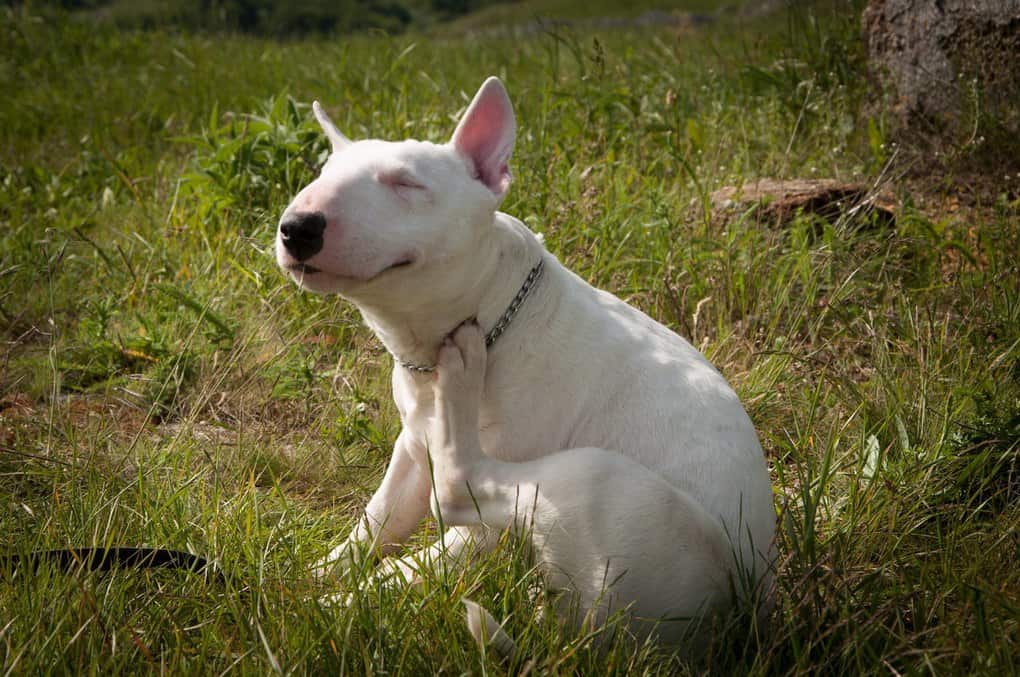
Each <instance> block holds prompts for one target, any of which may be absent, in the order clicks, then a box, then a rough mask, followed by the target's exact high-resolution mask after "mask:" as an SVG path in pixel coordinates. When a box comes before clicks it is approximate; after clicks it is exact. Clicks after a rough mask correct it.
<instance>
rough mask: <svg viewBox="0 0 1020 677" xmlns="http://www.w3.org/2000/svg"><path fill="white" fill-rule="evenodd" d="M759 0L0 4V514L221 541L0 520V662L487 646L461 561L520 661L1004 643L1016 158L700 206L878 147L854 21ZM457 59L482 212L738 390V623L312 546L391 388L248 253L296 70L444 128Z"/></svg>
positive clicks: (474, 664) (373, 455)
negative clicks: (758, 460)
mask: <svg viewBox="0 0 1020 677" xmlns="http://www.w3.org/2000/svg"><path fill="white" fill-rule="evenodd" d="M788 18H789V17H778V18H772V19H767V20H762V21H758V22H756V23H755V24H753V25H748V24H739V23H732V24H730V23H725V24H722V25H720V26H717V27H715V28H707V29H704V30H703V31H701V32H684V33H680V34H677V33H674V32H671V31H669V30H665V31H654V30H653V31H642V32H617V33H615V34H590V33H584V32H580V33H579V32H572V31H571V30H569V29H553V28H551V29H550V32H548V33H545V34H538V35H535V36H533V37H530V38H526V39H522V38H517V39H509V38H498V37H486V38H485V39H481V38H474V37H470V36H467V37H463V38H442V39H438V38H437V39H432V38H427V37H422V36H405V37H399V38H388V37H383V36H378V37H353V38H344V39H338V40H336V41H331V42H327V41H322V40H319V41H301V42H297V41H295V42H290V43H283V44H277V43H273V42H268V41H259V40H255V39H249V38H241V37H222V38H214V37H189V36H186V35H172V34H164V33H156V34H147V33H115V32H111V31H109V30H107V29H95V28H93V27H88V26H84V25H81V24H77V23H74V22H69V21H67V20H56V19H47V20H42V19H38V18H36V17H34V16H32V14H31V13H30V12H26V11H23V10H6V11H5V14H4V15H3V18H2V20H0V33H2V42H3V45H4V46H3V48H2V51H0V56H2V62H0V85H2V86H3V89H4V91H5V93H6V94H5V97H4V98H3V99H0V326H2V331H3V338H4V341H5V345H4V350H3V353H2V356H3V362H2V364H3V371H2V375H0V388H2V389H3V391H2V393H0V397H2V398H3V399H2V400H0V402H2V405H0V406H2V408H0V490H2V493H0V495H2V497H3V500H2V501H0V527H2V528H0V532H2V533H3V538H2V540H0V549H2V550H3V551H6V552H10V553H27V552H30V551H33V550H38V549H44V548H57V547H67V546H103V545H150V546H165V547H173V548H180V549H186V550H191V551H193V552H196V553H199V554H202V555H205V556H207V557H209V558H211V559H213V560H215V561H216V562H218V563H219V565H220V566H221V567H222V569H223V570H224V572H225V573H226V574H227V576H226V579H225V580H224V581H219V580H216V579H213V578H210V579H206V578H205V577H203V576H202V575H200V574H189V573H184V572H152V573H145V572H138V571H130V570H129V571H117V572H114V573H112V574H106V575H103V574H92V573H83V572H72V573H69V574H65V573H61V572H58V571H55V570H53V569H51V568H46V567H44V568H42V569H40V570H39V571H38V572H36V573H35V574H34V575H26V574H25V572H21V573H19V574H18V575H13V572H12V571H11V567H10V566H9V565H8V564H7V563H5V562H3V552H0V655H2V656H3V664H4V670H5V672H7V671H11V672H13V673H27V674H31V673H36V672H43V671H58V672H75V673H77V672H85V671H88V672H98V673H106V672H112V671H121V670H137V669H139V666H145V668H150V669H166V670H172V671H178V672H185V671H187V672H192V671H203V672H222V671H225V670H228V669H232V670H240V671H244V672H258V673H264V672H267V671H300V672H305V671H307V672H326V671H341V670H343V671H347V672H351V673H355V674H360V673H363V672H367V671H369V670H372V671H376V672H382V671H391V672H401V673H406V674H428V673H434V672H439V671H442V670H445V671H450V672H464V671H470V672H475V673H478V672H482V671H491V672H494V673H496V674H500V673H502V672H504V671H506V669H507V668H506V666H501V665H500V664H499V663H498V662H497V661H496V660H495V659H494V658H492V657H485V658H482V657H481V656H480V655H479V654H478V652H477V651H476V650H475V649H474V647H473V645H472V644H471V642H470V638H469V637H468V636H467V633H466V631H465V629H464V624H463V621H462V615H461V607H460V605H459V599H460V598H461V597H462V596H464V595H465V594H470V595H471V596H473V597H474V598H476V599H478V600H479V601H482V602H484V603H485V604H486V605H487V606H488V607H489V608H490V609H491V610H492V611H493V612H494V613H495V614H496V615H497V616H499V617H500V618H508V619H509V620H508V623H507V627H508V629H509V630H510V632H511V634H512V635H513V636H514V637H515V638H516V639H517V641H518V642H519V644H520V645H521V646H522V648H523V649H524V651H523V653H524V654H525V655H526V656H528V659H527V660H531V661H534V662H533V668H534V669H535V670H536V671H539V672H544V671H551V672H561V673H571V672H577V673H581V674H595V673H602V672H612V671H617V672H625V671H638V670H641V671H647V672H650V673H674V672H677V671H680V672H684V671H691V672H699V671H703V670H706V669H707V670H709V671H715V672H719V673H724V674H730V673H733V672H752V673H777V672H780V673H785V672H799V671H826V672H834V673H871V672H874V671H876V670H882V671H890V672H892V671H895V672H901V673H903V672H926V671H934V672H967V671H969V672H988V673H999V674H1002V673H1009V672H1010V671H1011V670H1012V671H1015V670H1016V669H1017V664H1016V660H1017V659H1016V656H1017V655H1020V595H1018V592H1017V591H1018V590H1020V562H1018V560H1020V557H1018V549H1020V540H1018V538H1020V537H1018V533H1020V531H1018V526H1020V509H1018V507H1017V506H1018V502H1017V497H1018V492H1020V480H1018V477H1020V475H1018V472H1020V468H1018V456H1020V446H1018V442H1017V440H1018V438H1020V413H1018V412H1020V386H1018V381H1020V379H1018V376H1020V372H1018V366H1017V364H1018V361H1017V358H1018V356H1020V343H1018V341H1020V274H1018V273H1017V263H1016V256H1015V254H1016V252H1017V251H1020V235H1018V233H1020V205H1018V203H1017V199H1016V193H1015V192H1013V193H1010V192H1009V191H1008V190H1007V189H1006V188H1005V187H1004V188H1003V191H1002V192H1001V195H998V196H997V197H995V198H993V199H992V200H991V201H990V202H989V203H986V204H972V205H965V208H964V209H958V210H954V211H942V210H940V209H938V208H935V207H933V206H932V205H938V204H942V202H943V197H944V196H943V194H942V193H941V192H939V191H936V190H935V189H934V188H933V186H932V185H926V184H923V183H921V182H918V181H913V182H907V181H900V182H895V181H893V182H890V183H888V185H887V186H886V187H887V188H889V189H890V190H892V191H893V192H895V193H896V194H897V196H898V197H899V198H900V201H901V208H900V210H899V212H898V214H897V221H896V223H895V225H889V224H887V223H882V222H879V221H877V220H874V221H872V220H869V219H866V218H865V219H862V218H853V217H850V216H845V217H843V218H841V219H839V220H837V221H836V222H835V223H830V222H827V221H824V220H821V219H819V218H818V217H815V216H812V215H809V214H805V215H801V216H798V217H797V218H795V219H794V220H793V221H792V222H790V223H787V224H783V225H777V224H774V223H769V222H761V221H760V220H759V218H758V216H757V215H756V214H755V213H754V212H753V211H751V210H738V211H736V212H728V213H726V214H722V213H717V212H716V211H714V210H713V209H712V208H711V205H710V203H709V199H708V197H709V194H710V193H711V192H712V191H714V190H716V189H718V188H720V187H722V186H724V185H732V184H735V183H739V182H742V181H745V180H751V179H754V178H756V177H760V176H774V177H776V176H777V177H795V176H796V177H816V176H826V177H835V178H841V179H855V180H861V181H863V182H865V183H868V184H871V183H874V182H876V181H877V180H878V179H879V177H880V176H886V177H888V176H892V177H897V176H899V171H898V169H899V168H888V167H887V163H888V160H889V158H890V156H891V154H890V153H889V149H888V148H885V147H884V141H883V139H882V138H881V130H882V129H883V128H884V126H883V125H884V123H883V121H881V120H879V121H878V122H877V123H871V124H869V122H868V121H866V120H864V119H863V118H862V117H861V115H860V114H859V104H860V101H861V98H862V96H863V93H864V86H865V81H864V80H863V78H862V77H861V72H862V71H861V68H862V66H861V63H860V58H859V46H858V45H857V44H856V31H857V28H856V26H857V24H856V22H855V21H854V20H853V18H852V17H835V18H833V17H828V19H827V20H826V21H823V22H821V23H812V22H810V21H806V20H803V19H802V18H796V17H794V18H789V20H787V19H788ZM489 74H498V75H500V76H501V77H503V78H504V80H505V82H506V83H507V85H508V87H509V89H510V91H511V95H512V97H513V98H514V101H515V105H516V108H517V115H518V119H519V121H520V126H521V129H520V134H519V140H518V146H517V150H516V154H515V160H514V174H515V184H514V186H513V188H512V189H511V194H510V196H509V198H508V200H507V202H506V203H505V205H504V208H505V210H506V211H508V212H510V213H512V214H514V215H516V216H518V217H520V218H522V219H523V220H525V221H526V222H527V223H528V224H529V225H530V226H531V227H533V228H534V229H535V230H537V231H541V232H542V233H543V234H544V235H545V236H546V240H547V243H548V246H549V248H550V249H551V250H552V251H553V252H555V253H556V254H557V255H558V256H559V257H560V258H562V259H563V260H564V261H565V262H566V263H567V264H568V265H570V266H571V267H572V268H573V269H574V270H576V271H577V272H578V273H579V274H580V275H582V276H583V277H585V278H586V279H589V280H591V281H592V282H593V283H595V284H597V285H599V286H602V287H605V288H608V289H611V290H613V291H615V292H616V293H618V294H619V295H621V296H622V297H624V298H626V299H628V300H629V301H631V302H632V303H634V304H636V305H638V306H639V307H641V308H642V309H644V310H646V311H647V312H649V313H650V314H652V315H653V316H654V317H656V318H657V319H659V320H661V321H662V322H664V323H666V324H667V325H668V326H670V327H672V328H673V329H675V330H676V331H678V332H680V333H681V334H683V335H685V336H687V337H688V338H689V339H690V340H691V341H692V342H693V343H694V344H695V345H697V346H698V347H699V348H701V349H702V350H703V351H704V352H705V353H706V354H707V355H708V356H709V358H710V359H711V360H712V361H713V362H714V363H715V364H716V365H718V366H719V368H720V369H721V370H722V371H723V372H724V374H726V376H727V377H728V378H729V379H730V381H731V382H732V383H733V384H734V386H735V387H736V389H737V390H738V392H739V393H740V395H741V397H742V399H743V400H744V402H745V403H746V405H747V408H748V410H749V412H750V413H751V415H752V418H753V419H754V421H755V424H756V426H757V428H758V430H759V433H760V435H761V438H762V441H763V445H764V446H765V448H766V451H767V453H768V455H769V460H770V465H771V468H772V472H773V480H774V484H775V487H776V506H777V510H778V511H779V515H780V527H781V528H780V553H781V561H780V565H779V570H778V574H779V598H778V604H777V605H776V608H775V610H774V611H773V613H772V619H771V625H772V629H771V632H768V633H760V634H759V633H754V632H751V624H750V622H749V621H748V620H747V619H746V618H737V619H734V620H733V621H732V622H731V623H730V624H729V625H727V626H726V627H721V628H720V629H719V632H718V633H717V638H716V640H715V642H714V644H713V648H712V650H711V651H710V653H709V655H708V656H706V657H704V658H703V659H702V660H701V661H700V662H697V663H694V664H685V663H684V662H683V661H682V660H681V659H680V658H677V657H671V656H669V654H668V652H665V651H663V650H662V649H661V648H658V647H653V646H643V647H639V646H634V645H633V644H632V643H629V642H628V641H627V640H626V638H620V639H618V640H617V641H616V642H615V643H613V642H611V643H610V645H609V647H610V648H609V649H607V650H606V651H605V652H604V653H599V652H597V651H594V650H592V648H591V638H590V637H583V636H582V637H578V636H573V635H571V634H570V633H568V632H567V631H565V630H563V629H562V628H560V627H558V626H557V625H556V624H555V622H554V621H553V620H552V619H551V618H548V617H546V618H539V617H537V616H536V613H535V602H534V601H533V600H531V598H530V593H529V587H530V583H531V582H533V577H531V576H530V575H529V566H528V562H527V558H526V554H525V553H524V552H522V551H521V550H520V548H519V547H516V546H514V545H513V544H509V543H508V544H507V547H506V548H504V549H502V550H501V551H500V552H498V553H496V554H495V555H493V556H491V557H485V558H482V559H481V561H478V562H475V563H473V564H472V565H471V566H470V567H468V568H467V569H466V570H463V571H460V570H454V571H445V572H444V571H435V572H428V573H427V574H426V585H425V586H424V592H410V591H404V590H385V589H377V587H370V588H369V589H367V590H366V591H365V592H364V594H361V595H358V596H357V597H356V598H355V603H354V605H353V606H352V607H351V608H349V609H341V608H338V607H335V606H332V605H330V604H327V603H326V602H324V601H322V599H321V596H322V595H323V594H324V593H326V592H329V591H330V590H332V588H331V587H330V585H329V584H327V583H319V582H316V581H315V580H313V578H312V577H311V576H310V574H309V571H310V568H311V565H312V563H313V562H314V561H315V560H316V559H317V558H318V557H320V556H321V555H322V554H324V553H325V552H326V551H327V550H328V548H329V546H330V545H331V544H333V543H335V542H336V541H337V540H338V539H340V538H342V537H343V536H344V535H345V534H346V531H347V530H348V529H349V528H350V526H351V525H352V523H353V522H354V520H355V518H356V516H357V514H358V511H359V510H360V509H361V507H362V506H363V505H364V503H365V501H366V500H367V497H368V496H369V495H370V493H371V491H372V489H373V488H374V487H375V486H376V485H377V484H378V481H379V478H380V475H381V472H382V468H383V467H384V464H385V462H386V460H387V458H388V454H389V445H390V444H392V440H393V439H394V438H395V436H396V433H397V430H398V421H397V416H396V412H395V408H394V405H393V404H392V403H391V401H390V397H389V379H388V375H387V372H388V369H389V366H390V359H389V357H388V356H387V355H386V354H385V352H384V351H383V350H382V349H381V347H380V346H379V345H378V344H377V343H376V342H375V341H374V339H373V338H372V337H371V336H370V335H369V333H368V332H367V331H366V330H365V329H364V328H362V327H361V326H360V322H359V318H358V317H357V314H356V312H355V311H354V310H352V309H351V308H350V307H349V306H348V305H346V304H345V303H344V302H342V301H340V300H338V299H335V298H321V297H316V296H311V295H307V294H302V293H299V292H298V291H297V290H296V289H295V288H294V287H293V286H292V285H291V284H289V283H288V282H287V281H286V280H285V279H284V277H283V276H282V275H281V274H280V273H279V272H278V271H277V270H276V267H275V264H274V262H273V258H272V255H271V243H272V238H273V229H274V227H275V223H276V220H277V218H278V215H279V213H280V212H281V210H282V209H283V207H284V206H285V205H286V203H287V201H288V200H289V198H290V197H291V196H292V194H293V193H294V191H295V190H296V189H297V188H298V187H299V186H301V185H303V183H305V182H307V181H308V180H309V179H310V178H311V177H312V176H314V173H315V171H316V169H317V166H318V164H319V163H320V162H321V160H322V157H323V153H324V151H325V148H326V146H325V141H324V140H323V139H322V138H320V137H319V135H318V132H317V129H316V127H315V125H314V122H313V120H312V119H311V116H310V114H309V108H308V104H309V102H310V101H311V100H312V99H313V98H318V99H320V100H321V101H323V102H324V103H325V104H326V105H327V108H329V110H330V112H331V113H332V114H333V116H334V119H336V121H337V122H338V124H339V126H340V127H341V129H343V130H344V131H345V132H346V133H347V134H348V135H350V136H352V137H355V138H359V137H365V136H375V137H383V138H401V137H406V136H413V137H417V138H426V139H430V140H433V141H443V140H445V139H446V138H448V136H449V134H450V133H451V131H452V128H453V125H454V123H455V121H456V117H457V114H458V113H459V112H460V111H461V110H462V109H463V107H464V106H465V105H466V104H467V101H468V100H469V97H470V95H471V94H472V93H473V92H474V90H475V88H476V87H477V86H478V84H479V83H480V82H481V81H482V80H483V79H484V77H485V76H487V75H489ZM883 172H884V174H883ZM945 183H947V181H943V183H942V185H945ZM948 183H950V184H951V181H949V182H948ZM435 531H436V528H435V525H434V524H431V523H430V524H428V525H426V526H425V527H423V530H422V532H421V533H420V534H419V535H418V536H417V537H416V539H417V542H419V543H424V542H426V541H428V540H429V539H430V538H431V537H434V535H435ZM366 573H367V572H355V573H354V574H352V578H353V579H354V580H364V576H365V574H366ZM351 582H352V581H348V583H349V584H350V583H351ZM517 667H520V666H517Z"/></svg>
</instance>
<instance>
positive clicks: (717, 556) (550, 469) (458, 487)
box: [428, 324, 734, 641]
mask: <svg viewBox="0 0 1020 677" xmlns="http://www.w3.org/2000/svg"><path fill="white" fill-rule="evenodd" d="M485 359H486V356H485V345H484V339H483V336H482V334H481V331H480V330H479V329H478V327H477V325H473V324H472V325H464V326H462V327H460V328H459V329H458V330H457V331H456V332H455V333H454V335H453V337H452V338H451V339H448V340H447V341H446V342H445V343H444V345H443V346H442V347H441V348H440V352H439V363H438V368H437V372H438V374H437V379H436V382H435V385H434V394H435V412H436V415H435V417H434V419H433V422H432V425H431V426H430V429H429V439H428V444H429V453H430V456H431V458H432V463H433V487H434V491H433V495H432V509H433V511H434V512H436V513H437V514H439V515H441V516H442V519H443V520H444V521H445V523H446V524H448V525H454V526H456V525H461V526H472V527H475V526H478V525H486V526H488V527H490V528H492V529H494V530H501V529H504V528H507V527H510V528H513V529H515V530H516V531H517V532H518V533H519V534H521V535H522V536H524V537H525V538H527V539H528V542H529V543H530V546H531V548H532V550H533V552H534V554H535V557H536V561H537V562H538V563H539V564H540V565H541V566H542V568H543V571H544V572H545V573H546V574H547V575H548V581H549V583H550V585H551V586H552V587H553V588H554V589H562V590H568V591H570V593H571V594H569V595H563V596H561V597H560V602H558V603H557V606H558V607H560V606H562V607H563V610H565V611H566V612H567V615H568V616H569V617H570V618H572V619H573V620H574V621H575V622H576V624H578V625H581V624H588V623H590V624H591V625H592V626H593V627H598V626H602V625H603V624H604V623H605V621H606V620H607V619H608V618H609V617H610V616H611V615H612V614H613V613H614V612H616V611H618V610H622V609H626V613H627V614H628V615H629V616H630V617H632V618H633V619H634V621H635V622H634V623H633V624H632V625H631V629H632V630H634V631H635V632H638V633H639V634H645V633H655V634H657V635H659V636H660V637H663V639H666V640H667V641H681V640H683V639H684V638H685V636H687V635H689V634H690V633H689V632H688V631H689V630H695V629H697V627H698V626H699V620H700V619H701V618H702V617H703V616H704V614H706V613H708V612H710V611H713V610H715V609H717V608H720V607H724V606H728V605H729V603H731V602H732V597H731V589H732V580H731V572H732V571H733V569H734V556H733V547H732V544H731V542H730V539H729V538H728V536H727V535H726V533H725V530H724V529H723V526H722V522H721V520H720V519H718V518H717V517H714V516H712V515H710V514H709V513H708V512H707V511H706V510H705V509H704V507H702V505H701V504H700V503H698V501H696V500H695V499H694V498H693V497H692V496H691V495H690V494H688V493H687V492H684V491H681V490H680V489H677V488H676V487H673V486H672V485H670V484H669V483H668V482H666V481H665V480H663V479H662V478H661V477H659V476H658V475H656V474H655V473H653V472H651V471H650V470H648V469H647V468H645V467H644V466H641V465H640V464H638V463H635V462H634V461H633V460H632V459H631V458H629V457H628V456H626V455H624V454H622V453H619V452H617V451H613V450H609V449H601V448H595V447H588V448H577V449H566V450H563V451H560V452H556V453H553V454H549V455H548V456H545V457H542V458H539V459H535V460H532V461H526V462H520V463H511V462H504V461H500V460H498V459H496V458H492V457H489V456H487V455H486V454H485V453H484V452H483V451H482V449H481V441H480V439H479V434H478V407H479V399H480V396H481V391H482V384H483V381H484V375H485ZM482 620H484V618H483V619H482ZM479 623H481V621H479ZM484 626H485V624H480V625H479V627H484ZM699 641H700V640H699Z"/></svg>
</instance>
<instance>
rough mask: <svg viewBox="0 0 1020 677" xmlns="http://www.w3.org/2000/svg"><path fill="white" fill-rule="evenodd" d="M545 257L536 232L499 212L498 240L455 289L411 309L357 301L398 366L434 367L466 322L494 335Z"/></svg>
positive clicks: (434, 292) (436, 292)
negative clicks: (441, 350)
mask: <svg viewBox="0 0 1020 677" xmlns="http://www.w3.org/2000/svg"><path fill="white" fill-rule="evenodd" d="M542 255H543V248H542V246H541V244H539V242H538V240H536V239H535V237H534V235H533V234H531V233H530V232H528V231H526V230H525V229H524V227H523V225H518V226H515V225H514V220H513V219H512V218H511V217H508V216H506V215H504V214H499V213H497V215H496V222H495V224H494V233H493V236H492V237H490V238H486V240H485V241H484V243H483V244H482V245H481V246H480V247H479V249H478V250H476V251H475V252H473V253H472V259H471V265H470V266H469V267H467V268H466V269H465V270H464V271H463V274H462V275H461V276H459V277H458V278H457V279H456V280H455V281H454V285H451V287H450V288H448V289H442V288H435V289H430V294H431V295H430V297H429V298H428V299H427V300H421V301H419V302H417V303H415V304H414V307H410V308H409V307H404V306H403V305H402V304H393V303H392V302H386V301H382V300H379V299H357V300H353V302H354V304H355V305H356V306H358V309H359V310H360V311H361V314H362V317H364V319H365V323H366V324H367V325H368V326H369V327H370V328H371V329H372V331H374V332H375V334H376V336H378V337H379V340H380V341H382V343H383V345H384V346H386V349H387V350H388V351H389V352H390V354H391V355H393V357H394V358H395V359H396V361H397V362H399V363H401V364H404V365H419V366H422V367H430V366H432V365H434V364H435V363H436V356H437V355H438V353H439V347H440V345H441V344H442V342H443V340H444V339H445V338H446V337H447V336H448V335H449V334H450V333H451V332H452V331H453V330H454V329H456V328H457V327H458V326H459V325H460V324H461V323H462V322H464V321H465V320H468V319H471V318H475V319H477V320H478V323H479V325H481V327H482V329H483V330H485V331H486V332H489V331H491V330H492V328H493V327H494V326H495V325H496V323H497V322H499V320H500V318H502V317H503V315H504V313H506V311H507V308H508V307H509V306H510V304H511V302H512V301H513V300H514V298H515V297H516V296H517V295H518V292H519V291H520V290H521V288H522V285H523V284H524V282H525V280H526V279H527V278H528V275H529V273H530V272H531V271H532V270H533V268H534V266H535V264H537V263H538V261H539V260H540V259H541V257H542Z"/></svg>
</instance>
